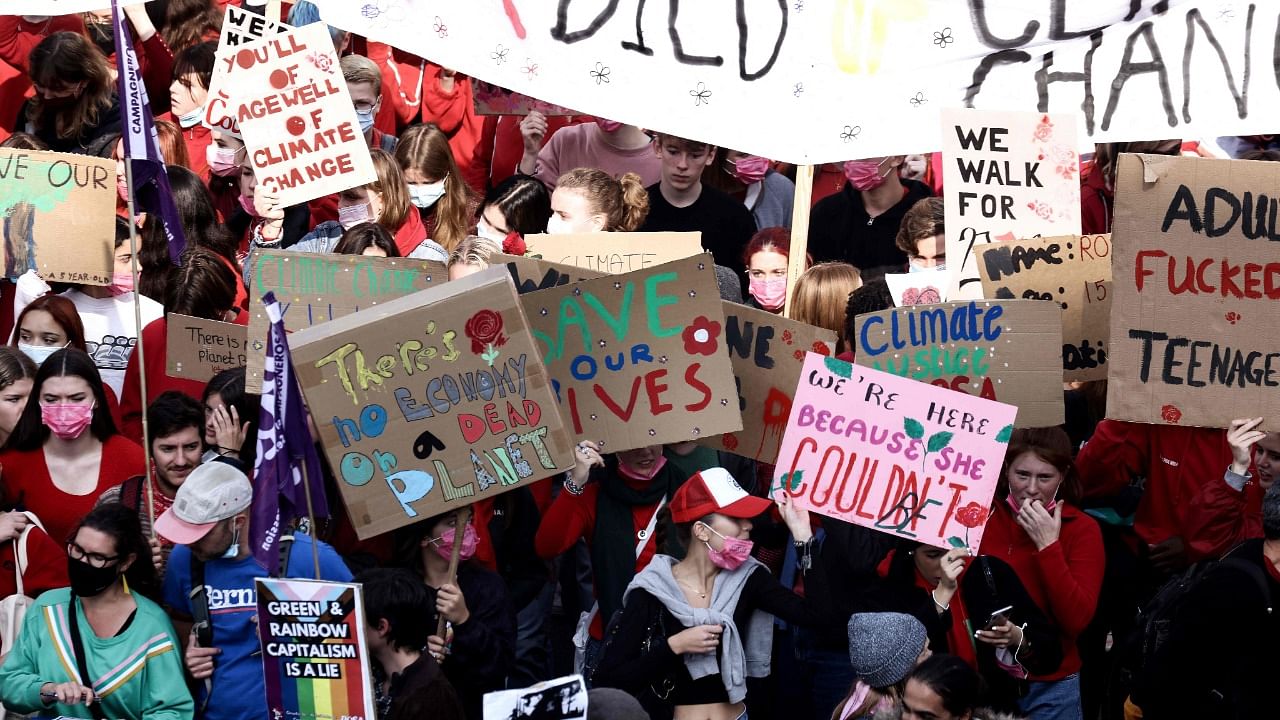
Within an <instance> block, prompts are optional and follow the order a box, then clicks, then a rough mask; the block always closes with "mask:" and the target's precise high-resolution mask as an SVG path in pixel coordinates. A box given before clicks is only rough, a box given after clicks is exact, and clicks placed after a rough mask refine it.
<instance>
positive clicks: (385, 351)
mask: <svg viewBox="0 0 1280 720" xmlns="http://www.w3.org/2000/svg"><path fill="white" fill-rule="evenodd" d="M289 347H290V349H291V350H292V351H293V358H294V363H295V367H296V368H297V371H298V379H299V381H300V382H301V384H302V391H303V393H304V394H305V395H306V397H307V405H308V406H309V407H310V408H311V413H312V416H313V417H314V418H315V420H316V426H317V427H318V428H319V429H320V436H321V439H322V440H323V442H324V446H325V452H326V453H327V454H328V456H329V461H330V464H331V465H332V467H333V468H334V471H335V473H336V474H337V476H338V487H339V488H340V489H341V491H342V498H343V500H344V502H345V503H346V506H347V511H348V513H349V514H350V516H351V522H352V525H353V526H354V527H355V530H356V534H358V535H359V536H360V537H361V538H368V537H372V536H374V535H378V534H380V533H384V532H387V531H388V530H394V529H395V528H398V527H401V526H404V525H409V524H411V523H414V522H417V521H419V520H423V519H426V518H428V517H431V516H433V515H437V514H439V513H443V512H446V511H450V510H455V509H457V508H459V507H462V506H465V505H469V504H471V503H474V502H476V501H477V500H483V499H486V498H490V497H493V496H495V495H498V494H501V493H504V492H507V491H509V490H514V489H515V488H518V487H520V486H522V485H527V484H529V483H531V482H534V481H537V480H541V479H543V478H546V477H550V476H553V475H556V474H558V473H560V472H562V471H564V470H567V469H569V468H570V467H572V466H573V464H574V457H573V440H572V438H571V437H570V435H569V433H568V431H567V430H566V429H565V427H564V426H563V425H562V422H561V419H560V414H559V413H558V412H557V411H556V401H555V396H554V395H553V394H552V390H551V386H550V383H549V378H548V374H547V370H546V368H544V367H543V365H542V361H541V360H540V358H539V356H538V350H537V346H536V344H535V343H534V340H533V337H532V336H531V335H530V333H529V328H528V324H527V322H526V320H525V316H524V312H523V310H522V309H521V307H520V302H519V300H518V299H517V296H516V292H515V285H514V284H513V283H512V282H511V279H510V277H509V276H508V274H507V273H506V271H505V269H504V268H489V269H488V270H485V271H483V272H481V273H479V274H476V275H472V276H471V277H468V278H463V279H461V280H455V281H453V282H450V283H448V284H447V285H443V286H440V287H434V288H431V289H429V290H424V291H422V292H419V293H415V294H413V295H410V296H408V297H402V298H400V299H398V300H393V301H391V302H389V303H383V304H379V305H378V306H377V307H374V308H369V309H367V310H364V311H362V312H360V313H359V314H356V315H348V316H347V317H343V318H339V319H337V320H333V321H331V322H328V323H325V324H324V325H319V326H316V327H313V328H308V329H306V330H301V331H299V332H296V333H294V334H292V335H291V336H290V337H289Z"/></svg>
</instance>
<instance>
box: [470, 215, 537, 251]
mask: <svg viewBox="0 0 1280 720" xmlns="http://www.w3.org/2000/svg"><path fill="white" fill-rule="evenodd" d="M548 225H550V224H549V223H548ZM548 230H550V228H549V227H548ZM476 235H479V236H480V237H482V238H484V239H485V240H492V241H494V242H496V243H498V244H499V245H501V244H502V242H503V241H504V240H506V239H507V236H506V235H503V234H502V233H500V232H498V231H497V230H495V229H493V226H492V225H490V224H489V223H488V222H486V221H485V219H484V218H480V221H479V222H477V223H476Z"/></svg>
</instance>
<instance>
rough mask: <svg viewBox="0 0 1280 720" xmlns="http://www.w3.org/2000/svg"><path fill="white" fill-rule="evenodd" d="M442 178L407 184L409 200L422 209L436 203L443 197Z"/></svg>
mask: <svg viewBox="0 0 1280 720" xmlns="http://www.w3.org/2000/svg"><path fill="white" fill-rule="evenodd" d="M444 182H445V181H444V180H441V181H440V182H433V183H419V184H415V185H410V186H409V201H410V202H412V203H413V204H414V207H417V208H419V209H422V210H426V209H427V208H429V207H431V206H433V205H435V204H436V202H437V201H439V200H440V198H442V197H444Z"/></svg>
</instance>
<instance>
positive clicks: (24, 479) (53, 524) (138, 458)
mask: <svg viewBox="0 0 1280 720" xmlns="http://www.w3.org/2000/svg"><path fill="white" fill-rule="evenodd" d="M85 432H88V430H86V431H85ZM0 467H2V468H3V477H4V483H3V485H4V502H5V504H6V505H8V506H11V507H17V508H20V509H23V510H29V511H31V512H33V513H35V515H36V517H38V518H40V522H42V523H44V527H45V529H46V530H48V532H49V536H50V537H52V538H56V539H57V541H58V542H62V541H65V540H66V539H67V538H69V537H70V536H71V532H72V531H73V530H74V529H75V527H76V524H77V523H79V522H80V518H82V517H84V516H85V515H88V514H89V511H90V510H92V509H93V506H94V503H96V502H97V501H98V496H99V495H101V494H102V493H103V491H105V490H107V489H109V488H112V487H115V486H116V485H119V484H120V483H122V482H124V481H125V480H126V479H128V478H130V477H133V476H134V475H141V474H142V473H143V457H142V448H141V447H140V446H139V445H138V444H137V443H135V442H133V441H132V440H129V439H128V438H126V437H124V436H123V435H112V436H111V437H110V438H107V441H106V442H104V443H103V444H102V460H101V462H99V463H98V483H97V485H95V486H94V489H93V490H91V491H90V492H88V493H86V494H84V495H72V494H70V493H66V492H63V491H62V490H60V489H58V488H57V487H56V486H55V485H54V484H53V478H51V477H50V476H49V465H48V464H47V463H46V461H45V456H44V448H43V447H41V448H38V449H36V450H5V451H4V452H2V453H0Z"/></svg>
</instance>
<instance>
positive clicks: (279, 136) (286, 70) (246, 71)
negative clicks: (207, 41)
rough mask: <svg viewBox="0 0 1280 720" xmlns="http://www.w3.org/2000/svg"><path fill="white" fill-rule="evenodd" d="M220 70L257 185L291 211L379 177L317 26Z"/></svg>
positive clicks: (259, 45)
mask: <svg viewBox="0 0 1280 720" xmlns="http://www.w3.org/2000/svg"><path fill="white" fill-rule="evenodd" d="M218 65H219V66H220V67H222V68H223V69H224V70H225V71H226V72H227V74H228V77H227V85H228V89H229V91H230V92H229V95H230V97H229V99H228V100H227V106H226V112H227V114H229V115H230V116H231V117H233V118H234V119H235V120H236V122H237V123H238V124H239V126H240V135H241V136H242V137H243V138H244V143H245V152H246V153H247V157H248V160H249V162H250V164H252V165H253V170H254V175H255V176H256V177H257V178H258V184H259V185H262V186H263V187H264V188H267V189H269V190H272V191H275V192H278V193H279V194H280V203H281V205H284V206H288V205H297V204H300V203H305V202H307V201H308V200H313V199H315V198H318V197H324V196H325V195H330V194H333V193H336V192H341V191H343V190H346V189H347V188H350V187H355V186H357V185H364V184H366V183H370V182H373V181H374V180H376V179H377V175H376V174H375V172H374V169H373V160H372V159H371V158H370V157H369V145H368V143H366V142H365V139H364V132H363V131H361V129H360V123H359V121H358V120H357V119H356V110H355V106H354V105H352V103H351V94H350V92H348V90H347V83H346V81H345V80H343V78H342V68H341V67H340V66H339V64H338V55H337V53H335V52H334V49H333V40H332V39H331V38H330V36H329V30H328V29H327V28H326V27H325V26H324V24H323V23H313V24H311V25H307V26H305V27H300V28H296V29H293V30H290V31H289V32H287V33H284V34H281V35H276V36H274V37H271V38H268V39H265V40H258V41H255V42H252V43H249V44H247V45H241V46H240V47H238V48H235V49H234V52H231V53H229V54H227V55H226V56H225V57H223V58H222V59H221V60H219V62H218Z"/></svg>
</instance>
